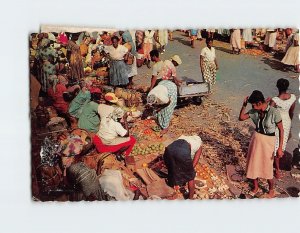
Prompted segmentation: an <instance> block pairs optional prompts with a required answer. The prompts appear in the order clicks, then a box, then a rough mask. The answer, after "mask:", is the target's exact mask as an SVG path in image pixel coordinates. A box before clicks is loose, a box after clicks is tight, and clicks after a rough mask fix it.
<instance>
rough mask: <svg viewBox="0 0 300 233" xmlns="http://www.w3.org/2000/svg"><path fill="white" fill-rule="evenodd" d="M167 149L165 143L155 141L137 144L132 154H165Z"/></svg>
mask: <svg viewBox="0 0 300 233" xmlns="http://www.w3.org/2000/svg"><path fill="white" fill-rule="evenodd" d="M164 151H165V146H164V144H163V143H155V144H150V145H144V144H140V145H139V144H136V145H135V146H134V147H133V150H132V152H131V155H133V156H135V155H144V156H146V155H151V154H163V153H164Z"/></svg>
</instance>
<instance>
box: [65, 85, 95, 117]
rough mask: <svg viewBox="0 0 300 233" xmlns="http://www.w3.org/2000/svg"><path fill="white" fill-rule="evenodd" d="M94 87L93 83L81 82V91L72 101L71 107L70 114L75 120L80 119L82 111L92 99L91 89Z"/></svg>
mask: <svg viewBox="0 0 300 233" xmlns="http://www.w3.org/2000/svg"><path fill="white" fill-rule="evenodd" d="M91 87H92V81H90V80H85V81H82V82H81V90H80V91H79V93H78V94H77V95H76V97H75V98H74V99H73V100H72V101H71V103H70V106H69V113H70V115H71V116H73V117H75V118H79V116H80V114H81V112H82V109H83V107H84V105H85V104H87V103H88V102H89V101H90V99H91V93H90V89H91Z"/></svg>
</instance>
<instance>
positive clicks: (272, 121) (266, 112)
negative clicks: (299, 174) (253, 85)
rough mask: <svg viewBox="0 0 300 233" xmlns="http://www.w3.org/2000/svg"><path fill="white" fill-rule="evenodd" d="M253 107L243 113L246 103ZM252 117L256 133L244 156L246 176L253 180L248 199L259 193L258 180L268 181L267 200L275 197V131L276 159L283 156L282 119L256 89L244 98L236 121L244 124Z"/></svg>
mask: <svg viewBox="0 0 300 233" xmlns="http://www.w3.org/2000/svg"><path fill="white" fill-rule="evenodd" d="M248 103H250V104H251V105H252V109H251V110H249V111H248V112H246V107H247V104H248ZM249 118H251V120H252V121H253V123H254V124H255V126H256V129H255V132H254V133H253V135H252V137H251V142H250V145H249V149H248V155H247V168H246V176H247V178H248V179H250V180H252V182H253V188H252V190H251V193H250V194H251V196H254V195H255V194H256V193H257V192H258V178H262V179H267V181H268V184H269V192H268V194H267V197H274V195H275V191H274V181H273V162H274V149H275V142H276V136H275V130H276V127H277V128H278V130H279V146H278V149H277V151H275V153H277V156H278V157H282V155H283V151H282V148H283V147H282V146H283V135H284V130H283V126H282V119H281V116H280V113H279V111H278V110H277V109H276V108H274V107H272V106H270V105H269V104H268V103H267V102H266V100H265V98H264V96H263V94H262V93H261V92H260V91H258V90H255V91H253V92H252V94H251V95H250V97H248V96H247V97H246V98H245V99H244V102H243V106H242V108H241V111H240V116H239V120H240V121H244V120H247V119H249Z"/></svg>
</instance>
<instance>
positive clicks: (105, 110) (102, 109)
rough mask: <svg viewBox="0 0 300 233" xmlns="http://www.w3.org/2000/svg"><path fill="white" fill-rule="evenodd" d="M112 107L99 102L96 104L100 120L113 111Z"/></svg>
mask: <svg viewBox="0 0 300 233" xmlns="http://www.w3.org/2000/svg"><path fill="white" fill-rule="evenodd" d="M114 109H115V108H114V107H113V106H111V105H107V104H99V106H98V114H99V116H100V120H101V121H102V119H105V118H106V117H108V115H109V114H111V113H112V112H113V111H114Z"/></svg>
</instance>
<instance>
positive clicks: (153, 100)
mask: <svg viewBox="0 0 300 233" xmlns="http://www.w3.org/2000/svg"><path fill="white" fill-rule="evenodd" d="M156 102H157V98H156V96H155V95H153V94H150V95H148V96H147V103H148V104H150V105H152V104H155V103H156Z"/></svg>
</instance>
